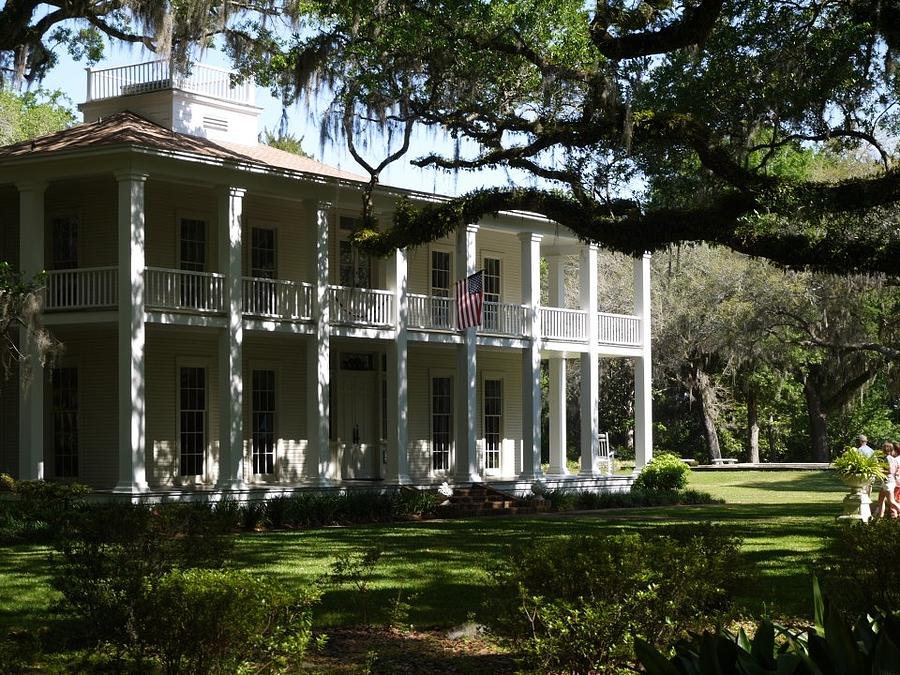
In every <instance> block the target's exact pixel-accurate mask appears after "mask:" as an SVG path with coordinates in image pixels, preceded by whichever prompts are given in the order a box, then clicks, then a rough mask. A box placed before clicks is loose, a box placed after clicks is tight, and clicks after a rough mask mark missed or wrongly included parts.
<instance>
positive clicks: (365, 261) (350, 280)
mask: <svg viewBox="0 0 900 675" xmlns="http://www.w3.org/2000/svg"><path fill="white" fill-rule="evenodd" d="M359 224H360V219H359V218H352V217H350V216H341V217H340V218H339V219H338V229H339V230H340V233H339V234H340V237H341V239H340V240H339V242H338V283H340V285H341V286H353V287H356V288H369V287H371V285H372V258H371V256H370V255H369V254H368V253H366V252H365V251H361V250H359V248H358V247H357V246H354V245H353V244H351V243H350V242H349V241H348V240H347V239H346V238H345V237H347V236H349V234H350V233H351V232H352V231H353V230H354V229H356V227H357V226H358V225H359Z"/></svg>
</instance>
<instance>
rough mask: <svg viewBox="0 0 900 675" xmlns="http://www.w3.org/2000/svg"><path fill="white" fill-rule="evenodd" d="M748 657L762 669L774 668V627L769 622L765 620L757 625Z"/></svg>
mask: <svg viewBox="0 0 900 675" xmlns="http://www.w3.org/2000/svg"><path fill="white" fill-rule="evenodd" d="M750 655H751V656H753V659H754V660H755V661H756V663H758V664H759V665H761V666H763V667H764V668H774V667H775V627H774V626H773V625H772V622H771V621H769V620H765V621H763V622H762V623H760V624H759V627H758V628H757V629H756V635H754V636H753V644H752V646H751V648H750Z"/></svg>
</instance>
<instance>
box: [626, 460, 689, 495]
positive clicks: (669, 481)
mask: <svg viewBox="0 0 900 675" xmlns="http://www.w3.org/2000/svg"><path fill="white" fill-rule="evenodd" d="M690 471H691V470H690V468H689V467H688V466H687V464H685V463H684V462H682V461H681V460H680V459H679V458H678V457H676V456H675V455H671V454H669V453H661V454H659V455H656V456H655V457H654V458H653V459H652V460H650V463H649V464H647V465H646V466H645V467H644V468H643V469H641V473H640V474H639V475H638V477H637V479H636V480H635V481H634V488H633V489H635V490H637V491H638V492H651V493H652V492H676V491H678V490H681V489H683V488H684V486H685V485H687V477H688V474H689V473H690Z"/></svg>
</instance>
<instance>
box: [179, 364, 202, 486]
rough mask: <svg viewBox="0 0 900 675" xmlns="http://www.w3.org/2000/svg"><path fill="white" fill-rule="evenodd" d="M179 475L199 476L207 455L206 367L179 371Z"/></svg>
mask: <svg viewBox="0 0 900 675" xmlns="http://www.w3.org/2000/svg"><path fill="white" fill-rule="evenodd" d="M178 399H179V401H178V403H179V422H180V428H179V440H180V441H181V465H180V467H179V475H181V476H200V475H202V474H203V460H204V457H205V455H206V368H197V367H187V368H181V369H180V372H179V390H178Z"/></svg>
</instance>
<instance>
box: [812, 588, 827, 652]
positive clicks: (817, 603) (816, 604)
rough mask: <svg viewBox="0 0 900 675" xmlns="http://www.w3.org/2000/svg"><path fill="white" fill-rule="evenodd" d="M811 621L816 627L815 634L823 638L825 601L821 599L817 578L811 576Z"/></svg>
mask: <svg viewBox="0 0 900 675" xmlns="http://www.w3.org/2000/svg"><path fill="white" fill-rule="evenodd" d="M813 621H815V625H816V633H818V634H819V635H821V636H822V637H825V599H824V598H823V597H822V589H821V588H820V587H819V578H818V577H817V576H815V575H813Z"/></svg>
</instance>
